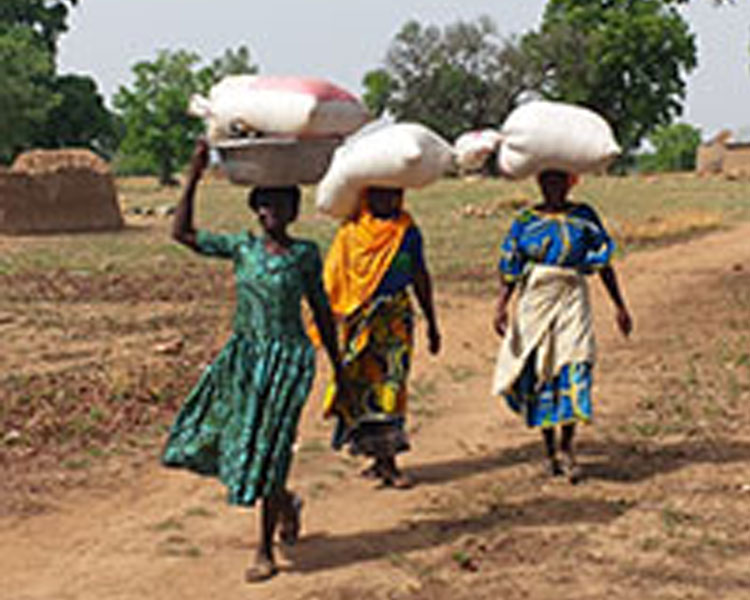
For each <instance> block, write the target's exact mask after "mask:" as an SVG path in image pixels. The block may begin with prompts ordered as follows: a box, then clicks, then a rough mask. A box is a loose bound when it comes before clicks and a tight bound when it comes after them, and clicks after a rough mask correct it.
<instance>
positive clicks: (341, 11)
mask: <svg viewBox="0 0 750 600" xmlns="http://www.w3.org/2000/svg"><path fill="white" fill-rule="evenodd" d="M545 4H546V2H545V0H453V1H451V2H448V1H444V0H397V1H396V0H390V1H388V0H379V1H377V2H373V1H372V0H368V1H366V0H262V1H259V0H254V1H253V0H210V1H209V0H120V1H113V0H109V1H105V0H82V1H81V2H80V3H79V5H78V7H77V8H75V9H74V10H73V12H72V13H71V17H70V22H69V24H70V31H69V32H68V33H66V34H65V35H64V36H63V37H62V38H61V40H60V52H59V58H58V65H59V70H60V72H61V73H79V74H86V75H90V76H91V77H93V78H94V79H95V80H96V81H97V82H98V83H99V86H100V90H101V91H102V93H103V95H104V96H105V98H106V99H107V102H108V104H111V99H112V96H113V94H114V93H115V92H116V91H117V89H118V88H119V87H120V86H122V85H125V86H127V85H130V84H131V83H132V75H131V69H132V66H133V65H134V64H135V63H137V62H139V61H142V60H152V59H154V58H155V57H156V54H157V52H158V51H159V50H161V49H170V50H176V49H185V50H190V51H194V52H197V53H198V54H199V55H200V56H201V57H202V58H204V59H205V60H206V61H208V60H210V59H213V58H215V57H218V56H220V55H221V54H223V52H224V50H225V49H227V48H237V47H238V46H240V45H245V46H247V47H248V48H249V49H250V53H251V58H252V61H253V62H254V63H256V64H258V65H259V66H260V70H261V73H264V74H278V75H306V76H314V77H323V78H326V79H328V80H330V81H332V82H334V83H337V84H339V85H341V86H343V87H345V88H347V89H349V90H350V91H352V92H354V93H361V92H362V86H361V80H362V76H363V75H364V73H366V72H367V71H369V70H371V69H373V68H377V67H378V66H379V65H380V64H381V62H382V59H383V57H384V55H385V53H386V50H387V48H388V46H389V44H390V42H391V41H392V39H393V38H394V36H395V35H396V34H397V33H398V31H399V30H400V29H401V27H402V26H403V25H404V24H405V23H406V22H407V21H409V20H412V19H416V20H417V21H419V22H420V23H423V24H425V25H427V24H432V25H438V26H444V25H447V24H450V23H454V22H456V21H458V20H464V21H473V20H475V19H476V18H477V17H479V16H480V15H488V16H490V17H491V18H492V19H493V20H494V21H495V23H496V24H497V25H498V28H499V30H500V34H501V35H502V36H503V37H509V36H511V35H513V34H518V35H520V34H523V33H524V32H526V31H528V30H530V29H534V28H536V27H537V26H538V25H539V22H540V19H541V16H542V11H543V9H544V5H545ZM683 14H684V16H685V18H686V20H687V22H688V24H689V26H690V28H691V30H692V31H693V33H695V34H696V37H697V42H698V62H699V65H698V68H696V69H695V70H694V71H693V72H692V73H691V74H690V75H689V76H688V78H687V84H688V86H687V96H686V102H685V112H684V113H683V115H682V117H681V118H680V119H679V120H680V121H682V122H686V123H690V124H691V125H694V126H697V127H699V128H700V129H701V131H702V133H703V136H704V139H707V138H709V137H711V136H712V135H714V134H715V133H717V132H718V131H720V130H722V129H725V128H726V129H732V130H737V129H741V128H750V0H736V2H735V4H734V5H733V6H727V7H724V8H718V9H717V8H715V7H713V6H712V2H711V0H692V2H691V3H690V5H689V6H688V7H687V8H684V9H683ZM498 125H499V124H498Z"/></svg>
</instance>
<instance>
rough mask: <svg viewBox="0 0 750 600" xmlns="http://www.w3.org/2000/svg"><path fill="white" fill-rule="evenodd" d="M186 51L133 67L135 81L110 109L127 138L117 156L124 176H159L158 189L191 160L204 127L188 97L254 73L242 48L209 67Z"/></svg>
mask: <svg viewBox="0 0 750 600" xmlns="http://www.w3.org/2000/svg"><path fill="white" fill-rule="evenodd" d="M200 61H201V59H200V57H199V56H198V55H197V54H196V53H194V52H188V51H185V50H177V51H169V50H162V51H160V52H159V53H158V55H157V57H156V59H155V60H153V61H141V62H139V63H137V64H136V65H135V66H134V67H133V74H134V75H135V82H134V83H133V85H132V86H130V87H120V89H119V91H118V92H117V94H116V95H115V98H114V105H115V108H116V110H117V111H118V113H119V116H120V118H121V119H122V122H123V125H124V128H125V136H124V138H123V140H122V143H121V145H120V149H119V153H118V169H119V170H120V171H122V172H142V173H157V174H158V176H159V181H160V182H161V183H162V184H165V185H166V184H172V183H175V181H174V172H175V171H176V170H177V169H178V168H179V167H181V166H182V165H183V164H185V162H186V161H187V159H188V158H189V157H190V153H191V151H192V146H193V142H194V141H195V139H196V138H197V136H199V135H200V134H201V133H202V131H203V124H202V123H201V122H200V121H199V120H198V119H195V118H193V117H191V116H189V115H188V114H187V107H188V103H189V101H190V96H191V95H193V94H195V93H204V94H205V93H206V92H207V91H208V89H209V88H210V87H211V85H212V84H213V83H215V82H216V81H218V80H219V79H221V78H222V77H224V76H225V75H230V74H240V73H254V72H256V71H257V67H256V66H255V65H253V64H252V63H251V62H250V53H249V52H248V51H247V49H246V48H244V47H240V48H239V49H238V50H236V51H234V50H228V51H226V52H225V53H224V55H223V56H222V57H220V58H218V59H216V60H214V61H213V62H212V63H210V64H209V65H208V66H200V64H199V63H200Z"/></svg>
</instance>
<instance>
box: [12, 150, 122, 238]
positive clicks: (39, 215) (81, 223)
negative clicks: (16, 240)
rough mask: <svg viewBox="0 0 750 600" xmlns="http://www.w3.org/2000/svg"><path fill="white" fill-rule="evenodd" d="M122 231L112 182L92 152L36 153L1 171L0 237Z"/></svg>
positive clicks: (54, 151)
mask: <svg viewBox="0 0 750 600" xmlns="http://www.w3.org/2000/svg"><path fill="white" fill-rule="evenodd" d="M122 227H123V219H122V213H121V212H120V206H119V204H118V202H117V190H116V188H115V182H114V178H113V176H112V174H111V172H110V170H109V167H108V165H107V163H106V162H105V161H103V160H102V159H101V158H99V157H98V156H96V155H95V154H94V153H93V152H90V151H88V150H34V151H31V152H27V153H25V154H22V155H21V156H19V157H18V159H17V160H16V162H15V163H14V164H13V166H12V167H11V168H10V169H9V170H6V171H0V233H4V234H15V235H23V234H32V233H61V232H74V231H104V230H115V229H121V228H122Z"/></svg>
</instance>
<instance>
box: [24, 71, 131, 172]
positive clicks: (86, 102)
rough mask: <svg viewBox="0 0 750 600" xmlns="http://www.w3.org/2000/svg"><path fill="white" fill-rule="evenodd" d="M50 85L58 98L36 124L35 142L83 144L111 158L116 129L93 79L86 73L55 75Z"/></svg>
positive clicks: (44, 144) (55, 145) (58, 145)
mask: <svg viewBox="0 0 750 600" xmlns="http://www.w3.org/2000/svg"><path fill="white" fill-rule="evenodd" d="M50 87H51V90H52V92H53V93H54V94H55V96H56V97H58V98H59V99H60V100H59V103H58V104H57V105H55V106H54V107H53V108H52V109H51V110H50V111H49V112H48V113H47V116H46V119H45V120H44V121H43V122H42V123H41V124H40V125H39V126H38V127H37V131H36V133H35V135H34V137H33V143H34V145H36V146H41V147H43V148H65V147H70V146H76V147H83V148H89V149H90V150H93V151H94V152H97V153H98V154H100V155H102V156H105V157H111V156H112V155H113V154H114V151H115V149H116V148H117V144H118V142H119V139H118V130H117V126H116V122H115V117H114V115H113V114H112V113H111V112H110V111H109V110H108V109H107V107H106V106H105V105H104V99H103V98H102V96H101V94H99V91H98V89H97V84H96V82H95V81H94V80H93V79H91V78H90V77H87V76H81V75H63V76H58V77H56V78H55V79H54V80H53V81H52V82H51V84H50Z"/></svg>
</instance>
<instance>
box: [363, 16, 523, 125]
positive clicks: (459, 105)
mask: <svg viewBox="0 0 750 600" xmlns="http://www.w3.org/2000/svg"><path fill="white" fill-rule="evenodd" d="M531 67H532V64H531V63H530V61H528V60H527V59H526V57H525V56H524V55H523V53H522V52H521V51H520V49H519V48H518V46H517V44H515V43H514V42H513V41H504V40H502V39H500V38H499V37H498V33H497V27H496V25H495V23H494V22H493V21H492V20H491V19H490V18H489V17H480V18H479V19H477V20H476V21H475V22H463V21H459V22H457V23H454V24H451V25H448V26H446V27H445V28H443V29H440V28H439V27H436V26H426V27H424V26H422V25H421V24H420V23H418V22H417V21H410V22H408V23H407V24H406V25H404V27H403V28H402V29H401V30H400V31H399V33H398V34H397V35H396V37H395V38H394V39H393V41H392V42H391V44H390V47H389V48H388V51H387V53H386V57H385V60H384V61H383V64H382V66H381V67H379V68H377V69H374V70H372V71H369V72H368V73H367V74H366V75H365V77H364V80H363V82H364V86H365V94H364V100H365V102H366V103H367V104H368V106H369V108H370V109H371V110H372V111H373V112H375V113H376V114H380V113H382V112H385V111H387V112H389V113H390V114H392V115H393V116H394V117H395V118H397V119H399V120H414V121H420V122H422V123H424V124H425V125H428V126H430V127H432V128H433V129H435V130H436V131H438V132H439V133H441V134H443V135H444V136H445V137H447V138H449V139H452V138H454V137H456V136H457V135H458V134H460V133H462V132H464V131H466V130H469V129H476V128H479V127H487V126H496V125H497V124H498V123H499V122H501V121H502V120H503V118H504V117H505V115H506V114H507V113H508V111H509V110H510V109H511V108H512V106H513V104H514V102H515V101H516V99H517V97H518V96H519V95H520V94H521V93H523V92H524V91H525V90H526V89H528V88H529V87H533V86H532V84H533V82H534V81H535V74H534V72H532V70H531Z"/></svg>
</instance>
